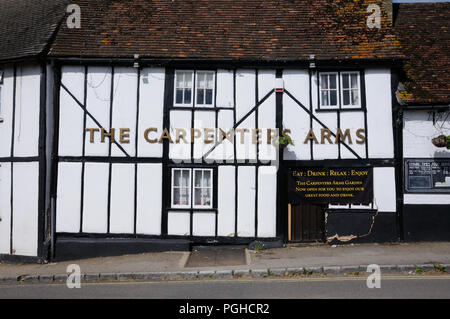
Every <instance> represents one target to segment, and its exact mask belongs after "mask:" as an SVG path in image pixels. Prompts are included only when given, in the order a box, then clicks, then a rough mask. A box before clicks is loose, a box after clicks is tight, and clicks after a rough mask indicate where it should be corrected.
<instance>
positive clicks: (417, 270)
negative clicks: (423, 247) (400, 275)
mask: <svg viewBox="0 0 450 319" xmlns="http://www.w3.org/2000/svg"><path fill="white" fill-rule="evenodd" d="M414 272H415V273H416V274H423V269H422V268H420V267H418V268H416V270H414Z"/></svg>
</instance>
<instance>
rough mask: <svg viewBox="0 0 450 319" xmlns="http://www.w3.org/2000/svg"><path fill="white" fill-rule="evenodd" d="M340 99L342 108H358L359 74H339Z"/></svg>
mask: <svg viewBox="0 0 450 319" xmlns="http://www.w3.org/2000/svg"><path fill="white" fill-rule="evenodd" d="M341 85H342V90H341V92H342V93H341V97H342V101H341V103H342V106H346V107H359V106H360V105H361V102H360V90H359V72H342V73H341Z"/></svg>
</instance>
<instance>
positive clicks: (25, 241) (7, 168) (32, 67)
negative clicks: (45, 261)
mask: <svg viewBox="0 0 450 319" xmlns="http://www.w3.org/2000/svg"><path fill="white" fill-rule="evenodd" d="M2 70H3V71H4V79H3V84H1V87H2V93H1V101H0V117H1V118H2V119H3V123H0V158H1V157H12V156H14V157H36V156H38V155H39V114H40V87H41V86H40V85H41V67H40V65H38V64H18V65H17V71H16V79H15V81H14V69H13V67H12V65H6V66H4V67H2ZM14 82H15V86H16V92H15V96H14ZM14 98H15V100H16V104H15V114H14V115H13V100H14ZM13 117H15V120H14V123H13ZM13 126H14V136H12V131H13ZM12 140H13V142H14V152H13V154H11V141H12ZM11 165H12V166H13V176H11ZM11 178H13V184H12V189H11ZM11 192H12V194H13V203H12V205H11ZM38 196H39V163H38V162H23V163H14V164H12V163H8V162H2V163H0V254H10V248H11V247H10V239H11V237H12V250H13V254H14V255H22V256H37V249H38V235H37V234H38ZM11 206H12V207H11ZM11 209H12V210H11ZM11 213H12V215H13V216H12V219H11ZM11 220H12V221H13V224H12V234H11Z"/></svg>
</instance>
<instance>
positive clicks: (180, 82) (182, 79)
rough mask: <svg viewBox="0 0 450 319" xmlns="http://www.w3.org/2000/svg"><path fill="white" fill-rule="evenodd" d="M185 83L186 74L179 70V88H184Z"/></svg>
mask: <svg viewBox="0 0 450 319" xmlns="http://www.w3.org/2000/svg"><path fill="white" fill-rule="evenodd" d="M183 84H184V75H183V73H181V72H177V86H176V87H177V88H182V87H183Z"/></svg>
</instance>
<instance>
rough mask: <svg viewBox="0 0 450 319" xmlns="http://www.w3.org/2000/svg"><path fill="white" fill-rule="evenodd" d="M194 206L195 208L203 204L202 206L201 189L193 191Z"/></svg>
mask: <svg viewBox="0 0 450 319" xmlns="http://www.w3.org/2000/svg"><path fill="white" fill-rule="evenodd" d="M194 205H196V206H200V205H203V204H202V193H201V188H196V189H195V190H194Z"/></svg>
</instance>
